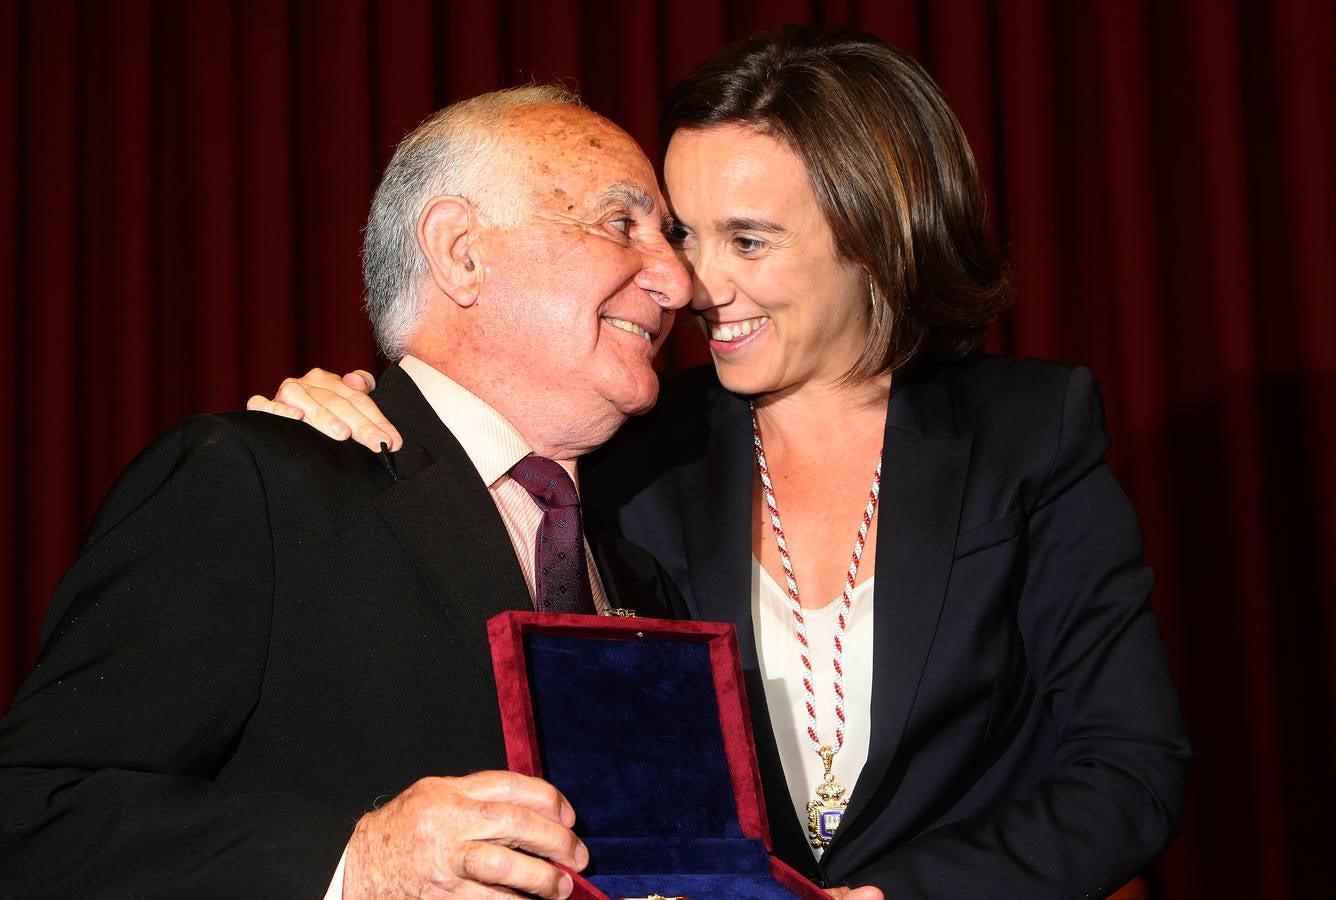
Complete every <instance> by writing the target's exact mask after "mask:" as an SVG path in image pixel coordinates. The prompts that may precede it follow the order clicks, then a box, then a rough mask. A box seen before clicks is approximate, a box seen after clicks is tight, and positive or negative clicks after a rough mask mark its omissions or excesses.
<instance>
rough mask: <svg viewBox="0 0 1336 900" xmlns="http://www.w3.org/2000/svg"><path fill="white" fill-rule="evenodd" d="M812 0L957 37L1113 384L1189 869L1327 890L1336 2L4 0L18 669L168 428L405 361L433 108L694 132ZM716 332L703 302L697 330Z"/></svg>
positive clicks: (1026, 303) (3, 507)
mask: <svg viewBox="0 0 1336 900" xmlns="http://www.w3.org/2000/svg"><path fill="white" fill-rule="evenodd" d="M785 22H819V23H827V24H833V23H841V22H849V23H853V24H858V25H861V26H862V27H865V28H867V29H869V30H871V31H873V32H875V33H878V34H880V35H882V36H884V37H886V38H887V39H889V40H891V41H892V42H894V43H897V44H899V45H900V46H903V47H905V48H906V49H908V50H910V51H911V52H913V53H915V54H916V55H918V56H919V57H920V58H921V59H922V60H923V61H924V62H925V64H926V65H927V66H928V68H929V69H930V70H931V71H932V72H933V73H934V75H935V76H936V77H937V78H938V80H939V82H940V83H941V85H942V87H943V89H944V90H945V92H946V93H947V95H948V96H949V98H950V99H951V102H952V104H953V106H954V108H955V109H956V111H957V113H958V114H959V116H960V119H961V121H962V123H963V124H964V126H965V129H966V131H967V132H968V133H969V135H970V139H971V141H972V143H973V145H974V147H975V150H976V152H977V155H978V160H979V166H980V172H981V174H982V176H983V178H984V181H985V184H986V186H987V189H988V193H989V198H990V210H991V215H992V220H991V223H990V224H991V227H992V228H993V233H994V234H995V235H996V237H997V238H998V240H999V241H1001V242H1002V243H1003V244H1004V245H1005V246H1007V247H1008V249H1009V251H1010V253H1011V256H1012V259H1013V262H1014V265H1015V270H1016V283H1017V288H1018V302H1017V306H1016V309H1015V311H1014V312H1013V313H1012V314H1011V315H1010V316H1009V317H1008V318H1007V320H1006V321H1005V322H1004V323H1002V325H1001V326H1000V327H999V328H998V329H997V331H996V333H995V334H994V335H993V336H992V339H991V346H993V347H995V348H1005V349H1008V350H1011V351H1013V352H1016V353H1020V354H1024V355H1037V356H1047V357H1053V358H1058V359H1065V360H1069V361H1079V362H1083V363H1085V364H1087V365H1089V366H1090V367H1091V368H1092V369H1094V371H1095V373H1096V374H1097V375H1098V376H1099V378H1100V380H1101V384H1102V386H1103V388H1104V394H1105V399H1106V402H1107V406H1108V413H1109V418H1110V422H1111V426H1112V429H1113V433H1114V435H1115V442H1116V446H1115V450H1114V453H1113V457H1112V459H1113V464H1114V466H1115V468H1116V470H1117V471H1118V473H1119V476H1120V477H1121V478H1122V480H1123V483H1124V485H1125V486H1126V488H1127V491H1128V493H1129V494H1130V495H1131V496H1132V498H1133V500H1134V502H1135V503H1136V505H1137V508H1138V510H1139V511H1140V512H1141V515H1142V520H1143V524H1144V528H1145V533H1146V543H1147V555H1148V557H1149V559H1150V562H1151V564H1152V565H1153V566H1154V567H1155V568H1156V570H1157V572H1158V573H1159V578H1160V580H1159V586H1158V588H1157V593H1156V596H1155V607H1156V610H1157V612H1158V613H1159V616H1160V620H1161V623H1162V626H1163V630H1164V632H1165V636H1166V643H1167V644H1168V647H1169V651H1170V655H1171V657H1172V660H1173V663H1174V667H1175V672H1176V675H1177V678H1178V682H1179V685H1180V688H1181V691H1182V696H1183V701H1184V707H1185V712H1186V715H1187V718H1188V722H1189V728H1190V731H1191V733H1192V736H1193V739H1194V742H1195V745H1196V748H1197V751H1198V761H1197V764H1196V767H1195V769H1194V773H1193V784H1192V792H1191V799H1190V810H1189V818H1188V820H1187V824H1186V827H1185V830H1184V834H1183V837H1182V838H1181V839H1180V840H1179V841H1178V842H1177V843H1176V844H1175V846H1174V847H1173V848H1172V849H1171V850H1170V851H1169V852H1168V853H1167V854H1166V856H1165V858H1164V859H1163V860H1162V862H1161V865H1160V875H1161V879H1162V882H1163V886H1164V888H1165V893H1166V895H1167V896H1170V897H1185V898H1194V897H1203V898H1204V897H1213V896H1267V897H1280V896H1291V895H1293V896H1307V895H1309V894H1312V893H1316V892H1317V891H1318V890H1319V886H1321V885H1324V884H1325V883H1326V879H1325V878H1324V877H1323V876H1324V875H1325V871H1324V870H1323V869H1322V868H1321V867H1322V864H1323V863H1324V861H1325V858H1324V857H1325V853H1324V851H1325V850H1326V844H1327V842H1328V841H1327V838H1326V835H1327V834H1328V832H1329V830H1330V829H1329V828H1328V827H1327V824H1326V823H1327V813H1328V811H1329V810H1331V809H1332V808H1333V807H1334V806H1336V774H1333V767H1332V765H1331V760H1332V759H1333V758H1336V736H1334V734H1333V731H1334V729H1336V662H1333V660H1332V657H1333V650H1336V562H1333V561H1332V556H1333V552H1334V551H1336V512H1333V510H1336V470H1333V468H1332V467H1331V466H1330V464H1329V463H1328V462H1327V460H1330V459H1332V458H1334V457H1336V403H1332V402H1331V400H1330V399H1329V397H1330V396H1331V395H1332V393H1333V391H1334V390H1336V269H1333V266H1332V264H1331V262H1330V260H1329V257H1330V256H1331V254H1332V252H1333V247H1336V226H1334V225H1333V215H1332V212H1331V211H1332V209H1334V208H1336V178H1334V177H1333V175H1332V174H1331V166H1330V162H1331V160H1332V159H1333V152H1334V151H1336V134H1334V129H1336V126H1333V122H1336V115H1334V114H1336V100H1334V99H1333V98H1336V63H1334V62H1333V61H1332V53H1331V49H1330V48H1331V47H1332V46H1334V45H1336V41H1334V40H1333V39H1336V11H1334V10H1333V8H1332V6H1331V5H1330V4H1328V3H1325V2H1323V0H1283V2H1277V3H1273V4H1257V3H1250V2H1243V0H1239V2H1235V3H1219V2H1215V0H1171V2H1165V3H1161V2H1151V0H1130V2H1113V0H1108V2H1094V3H1088V4H1069V3H1058V2H1052V0H993V2H987V0H940V2H927V0H893V2H884V3H871V2H866V0H863V2H860V0H842V2H837V0H826V2H822V0H785V2H771V3H765V4H759V3H735V4H720V3H707V2H701V0H696V2H683V0H677V2H673V3H668V2H663V0H656V2H643V3H629V4H628V3H611V2H593V0H590V2H576V0H527V2H519V0H478V2H473V3H469V4H462V3H448V4H443V3H431V2H427V0H393V2H391V0H360V2H358V0H342V2H315V0H291V2H262V0H233V2H221V0H220V2H199V3H190V4H184V3H163V2H153V0H116V2H111V0H100V2H98V0H88V2H79V3H76V2H73V0H43V2H36V0H31V2H19V3H17V4H0V121H5V122H7V123H13V125H14V127H12V128H7V129H6V131H5V132H3V133H0V211H2V212H0V285H4V286H5V287H4V291H5V294H6V295H8V296H10V297H12V299H11V300H10V301H9V302H8V303H7V304H6V305H5V307H4V309H3V314H2V315H0V355H2V356H3V358H4V359H7V360H9V363H8V364H7V366H6V369H5V374H6V375H7V376H8V377H9V378H10V379H11V381H12V383H13V385H14V389H13V390H10V391H6V392H3V395H2V396H0V422H3V425H4V427H5V429H6V431H7V433H8V435H9V439H8V440H5V441H4V442H3V443H0V453H2V454H4V456H3V463H4V467H5V468H6V470H7V471H9V472H10V473H11V475H10V477H9V478H8V479H6V480H4V481H3V482H0V515H2V516H3V521H4V522H5V523H6V524H5V525H4V526H3V527H4V529H5V531H4V533H3V535H2V539H0V578H3V584H4V585H5V587H6V588H7V589H8V590H7V593H6V594H5V599H4V600H0V703H2V702H4V701H6V700H7V698H8V697H9V696H10V695H11V694H12V692H13V690H14V688H15V687H16V685H17V683H18V681H19V680H20V679H21V678H22V677H23V675H24V673H26V671H27V670H28V668H30V666H31V665H32V662H33V660H34V659H35V655H36V651H37V634H38V629H39V627H40V623H41V617H42V613H43V610H44V609H45V606H46V602H47V598H48V597H49V596H50V593H51V590H52V588H53V586H54V584H55V583H56V581H57V580H58V578H59V577H60V574H61V573H62V572H63V570H64V569H65V567H66V566H68V564H69V563H70V561H71V559H72V558H73V556H74V554H75V553H76V552H77V549H78V544H79V541H80V539H81V535H82V533H83V531H84V529H85V528H86V527H87V524H88V522H89V520H90V518H91V516H92V514H93V512H94V510H95V509H96V506H97V503H98V501H99V499H100V498H101V496H102V494H103V493H104V492H105V490H106V489H107V487H108V486H109V485H110V483H111V481H112V480H113V479H114V477H115V475H116V473H117V472H118V471H119V470H120V469H121V468H122V467H123V466H124V465H125V464H126V463H127V462H128V461H129V459H130V458H131V457H132V456H133V455H134V454H135V453H136V452H137V451H138V449H139V448H140V447H141V446H142V445H143V444H144V443H145V442H146V441H147V440H148V439H149V438H150V437H151V436H152V435H153V434H154V433H155V432H156V431H158V430H160V429H161V428H163V427H165V426H166V425H167V424H169V423H170V422H172V421H174V420H176V419H178V418H180V417H182V416H185V415H188V414H190V413H193V412H198V411H201V410H204V409H217V408H233V407H237V406H239V405H240V404H241V402H242V401H243V400H244V398H245V397H246V396H247V395H248V394H250V393H253V392H256V391H269V390H272V388H273V387H274V386H275V385H276V384H277V382H278V379H279V378H280V377H282V376H283V375H287V374H291V373H294V372H297V371H301V370H304V369H305V368H306V367H308V366H310V365H313V364H321V365H324V366H326V367H332V368H351V367H354V366H359V365H360V366H367V365H370V364H371V362H372V360H373V355H372V347H373V345H372V342H371V340H370V336H369V329H368V327H367V325H366V323H365V321H364V319H363V317H362V315H361V313H360V311H359V309H358V301H359V292H360V277H359V262H358V247H359V237H360V229H361V227H362V224H363V221H364V218H365V214H366V209H367V204H368V201H369V198H370V194H371V191H372V190H373V188H374V185H375V182H376V179H377V176H378V172H379V169H380V166H382V165H383V163H384V161H385V160H386V158H387V157H388V155H389V153H390V152H391V151H392V149H393V147H394V145H395V143H396V142H397V141H398V140H399V138H400V137H402V135H403V134H404V133H405V132H406V131H407V130H408V129H410V128H411V127H412V126H413V125H415V124H416V123H417V122H418V121H420V120H421V119H422V118H423V117H425V116H426V115H427V114H428V113H430V112H431V111H432V110H434V109H436V108H438V107H440V106H442V105H444V104H446V103H449V102H450V101H452V100H455V99H458V98H460V97H464V96H468V95H471V94H474V93H478V92H480V91H484V90H489V89H491V88H494V87H498V86H500V85H503V84H514V83H518V82H523V81H527V80H531V79H538V80H551V79H559V80H562V81H563V82H565V83H567V84H571V85H574V86H578V87H579V88H580V89H581V90H582V91H583V93H584V94H585V96H586V98H587V99H588V100H589V102H590V103H591V105H593V106H594V107H595V108H596V109H598V110H600V111H601V112H604V113H606V114H608V115H609V116H611V117H612V118H613V119H615V120H616V121H618V122H620V123H621V124H623V125H624V126H625V127H626V128H627V129H628V130H629V131H630V132H631V133H632V134H633V135H634V136H635V137H636V138H637V139H639V140H640V141H641V142H642V144H643V145H644V146H645V148H646V149H647V151H648V152H649V153H650V155H651V157H657V156H658V154H659V151H660V150H661V146H660V139H659V135H658V134H657V114H658V105H659V100H660V98H661V97H662V95H663V93H664V91H665V89H666V88H667V87H668V86H669V85H670V84H671V83H672V82H673V81H674V80H675V79H677V78H679V77H681V76H682V75H683V74H684V73H685V72H686V71H687V70H688V69H689V68H690V67H691V66H692V65H693V64H694V63H695V62H697V61H698V60H699V59H701V58H702V57H703V56H704V55H705V54H707V53H709V52H710V51H712V50H714V49H715V48H717V47H718V46H720V45H721V44H722V43H723V42H725V41H727V40H731V39H733V38H736V37H740V36H742V35H745V34H747V33H749V32H752V31H755V30H759V29H766V28H772V27H775V26H778V25H780V24H783V23H785ZM703 359H704V356H703V354H702V350H701V346H700V343H699V341H698V340H697V339H696V337H695V335H694V334H693V333H692V329H691V326H690V325H689V323H687V324H686V327H682V328H681V330H680V334H679V337H678V338H677V339H676V341H675V342H674V343H673V344H672V345H670V347H669V349H668V351H667V353H666V358H665V364H666V365H667V366H669V367H680V366H683V365H687V364H691V363H694V362H699V361H702V360H703ZM201 515H207V510H202V511H201Z"/></svg>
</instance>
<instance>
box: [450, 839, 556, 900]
mask: <svg viewBox="0 0 1336 900" xmlns="http://www.w3.org/2000/svg"><path fill="white" fill-rule="evenodd" d="M451 868H453V869H454V871H455V874H457V875H458V876H459V877H461V878H463V879H465V880H467V881H475V882H478V883H479V884H485V885H489V886H496V887H503V888H514V889H515V890H517V891H522V892H524V893H525V894H526V895H528V894H531V895H533V896H536V897H548V898H553V900H564V898H566V897H569V896H570V895H571V892H572V891H573V890H574V889H575V884H574V882H573V881H571V876H569V875H567V874H566V873H565V872H563V871H561V870H560V869H558V868H557V867H556V866H554V865H552V864H551V863H549V862H546V861H544V860H541V859H538V858H537V857H533V856H526V855H525V854H523V853H518V852H516V851H515V850H512V849H510V848H508V847H503V846H501V845H500V844H494V843H491V842H489V841H465V842H464V843H462V844H459V845H458V846H457V847H455V852H454V854H453V859H452V860H451Z"/></svg>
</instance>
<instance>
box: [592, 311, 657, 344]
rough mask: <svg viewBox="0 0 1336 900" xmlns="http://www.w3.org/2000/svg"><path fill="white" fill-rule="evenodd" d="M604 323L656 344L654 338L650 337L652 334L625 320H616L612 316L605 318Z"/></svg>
mask: <svg viewBox="0 0 1336 900" xmlns="http://www.w3.org/2000/svg"><path fill="white" fill-rule="evenodd" d="M603 321H604V322H607V323H608V324H609V325H611V326H612V327H613V328H620V329H621V330H622V331H629V332H631V333H632V334H638V335H640V336H641V337H642V338H644V339H645V340H647V341H649V342H650V343H653V342H654V338H653V337H651V336H650V333H649V332H648V331H646V330H645V329H643V328H641V327H640V326H639V325H637V324H636V323H634V322H628V321H626V320H625V319H614V318H613V317H612V316H604V317H603Z"/></svg>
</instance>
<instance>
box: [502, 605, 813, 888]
mask: <svg viewBox="0 0 1336 900" xmlns="http://www.w3.org/2000/svg"><path fill="white" fill-rule="evenodd" d="M487 630H488V636H489V638H490V640H491V646H492V663H493V666H494V667H495V669H496V684H497V696H498V700H499V701H500V704H501V721H502V727H503V729H504V731H505V739H506V756H507V759H508V761H509V765H510V768H511V770H512V771H515V772H521V773H523V774H526V775H535V776H538V777H540V778H544V779H546V780H548V781H549V782H551V783H552V784H554V785H556V786H557V788H558V789H560V790H561V792H562V793H563V794H565V795H566V799H567V800H569V801H570V803H571V806H573V807H574V808H575V814H576V816H577V821H576V825H575V831H576V833H577V834H578V835H579V836H580V838H581V839H582V840H583V841H584V842H585V845H586V846H587V847H588V848H589V855H590V863H589V866H588V867H587V868H586V869H585V871H584V872H583V873H581V874H578V875H575V893H574V894H573V895H572V896H573V897H575V898H579V900H606V898H609V897H612V898H618V897H652V896H654V895H659V896H662V897H689V898H691V900H704V898H715V897H721V898H739V900H769V898H789V897H804V898H810V900H821V898H825V897H827V895H826V893H825V892H824V891H822V890H820V889H818V888H817V887H816V886H815V885H813V884H812V883H811V882H809V881H807V880H806V879H805V878H803V877H802V876H801V875H799V874H798V873H797V872H796V871H794V870H793V869H791V868H790V867H789V866H787V865H785V864H784V863H783V862H781V861H780V860H778V859H775V858H774V857H773V856H771V855H770V849H769V848H770V833H769V826H768V824H767V821H766V817H765V805H764V801H763V800H762V797H761V777H760V773H759V771H758V770H757V767H756V751H755V749H754V747H753V745H752V733H751V719H750V717H749V714H748V711H747V701H746V698H745V697H744V696H743V692H742V666H741V663H740V661H739V658H738V649H737V640H736V638H735V636H734V634H733V626H732V625H725V624H720V623H715V622H671V621H667V620H663V619H638V618H615V617H597V618H596V617H594V616H581V615H560V614H553V613H537V612H505V613H501V614H500V615H497V616H494V617H493V618H492V619H491V620H489V621H488V623H487Z"/></svg>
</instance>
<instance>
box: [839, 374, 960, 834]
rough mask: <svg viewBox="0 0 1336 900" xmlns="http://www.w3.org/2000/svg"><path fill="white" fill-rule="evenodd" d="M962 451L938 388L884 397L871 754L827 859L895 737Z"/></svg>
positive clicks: (956, 507) (915, 670) (916, 670)
mask: <svg viewBox="0 0 1336 900" xmlns="http://www.w3.org/2000/svg"><path fill="white" fill-rule="evenodd" d="M971 443H972V437H971V436H970V435H967V434H963V435H957V434H956V433H955V428H954V424H953V421H952V415H951V398H950V392H949V389H948V387H947V385H946V384H945V382H944V380H943V379H936V380H933V381H928V382H919V383H914V382H910V383H908V384H906V385H904V387H903V388H899V389H897V390H896V391H895V393H894V394H893V395H892V399H891V404H890V408H889V411H888V414H887V417H886V436H885V443H884V447H883V451H882V454H883V455H882V458H883V465H882V471H883V474H882V485H881V503H880V506H879V508H878V511H877V515H878V517H879V518H880V520H881V521H880V523H879V525H878V534H877V575H876V584H875V586H874V588H873V602H874V603H875V604H876V611H875V614H874V616H873V646H874V648H875V649H874V654H875V657H874V660H873V663H874V664H873V667H872V734H871V735H870V742H871V746H870V747H869V751H868V760H867V763H866V764H865V765H864V767H863V771H862V773H861V774H860V776H859V778H858V783H857V785H856V786H855V790H854V793H853V797H852V800H851V802H850V805H849V809H848V812H847V813H846V815H845V821H844V822H843V823H842V824H841V826H840V830H839V832H837V835H836V838H835V840H834V841H833V843H832V846H831V848H830V849H831V851H835V850H836V849H838V847H839V846H840V844H841V843H843V842H842V841H841V840H840V838H841V837H844V838H846V840H847V839H848V837H847V836H848V835H849V834H852V833H854V831H855V830H856V829H851V827H850V826H854V825H856V822H857V819H858V817H859V815H860V814H861V813H862V811H863V810H864V809H866V808H867V806H868V803H869V802H870V801H871V799H872V798H873V797H874V796H876V794H877V793H878V792H877V791H876V787H877V785H879V784H880V783H881V782H882V780H883V779H884V778H885V777H886V774H887V771H888V770H889V768H890V766H891V762H892V761H893V759H894V758H895V754H896V750H897V749H898V747H899V745H900V741H901V739H902V737H903V736H904V731H905V725H906V722H907V721H908V719H909V714H910V711H911V709H912V708H913V704H914V698H915V695H916V694H917V692H918V687H919V682H920V679H921V677H922V674H923V668H924V665H925V664H926V662H927V658H928V651H929V650H930V649H931V647H932V641H933V637H934V635H935V634H936V631H937V623H938V620H939V617H940V615H941V612H942V604H943V602H944V600H945V598H946V590H947V586H948V582H949V580H950V574H951V561H952V558H953V556H954V554H955V541H956V533H957V530H958V526H959V521H960V507H961V502H962V499H963V496H964V486H965V477H966V474H967V472H968V468H969V456H970V445H971Z"/></svg>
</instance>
